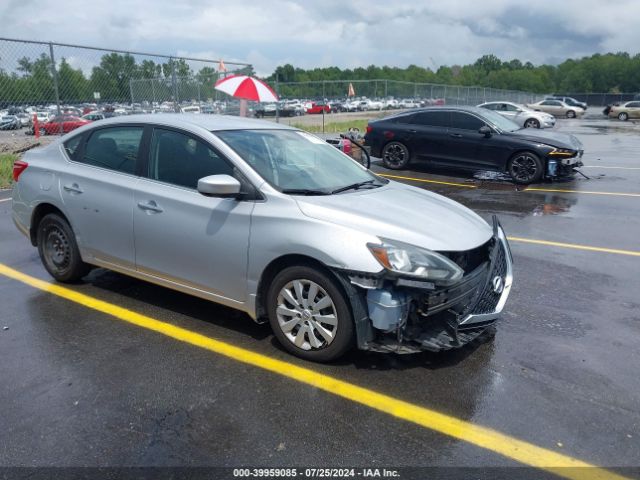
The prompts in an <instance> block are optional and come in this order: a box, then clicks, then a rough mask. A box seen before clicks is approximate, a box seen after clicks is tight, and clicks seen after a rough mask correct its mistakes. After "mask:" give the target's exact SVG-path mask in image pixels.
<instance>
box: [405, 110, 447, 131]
mask: <svg viewBox="0 0 640 480" xmlns="http://www.w3.org/2000/svg"><path fill="white" fill-rule="evenodd" d="M449 118H450V112H446V111H445V112H436V111H432V112H419V113H416V114H415V115H413V121H412V122H411V123H414V124H416V125H424V126H426V127H444V128H447V127H449V122H450V120H449Z"/></svg>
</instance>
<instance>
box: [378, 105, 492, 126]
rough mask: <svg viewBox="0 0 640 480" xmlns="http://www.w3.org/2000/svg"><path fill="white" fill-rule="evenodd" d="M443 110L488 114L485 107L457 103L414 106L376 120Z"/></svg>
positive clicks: (381, 120)
mask: <svg viewBox="0 0 640 480" xmlns="http://www.w3.org/2000/svg"><path fill="white" fill-rule="evenodd" d="M499 103H500V102H499ZM503 103H504V102H503ZM442 110H448V111H455V112H468V113H475V114H477V115H480V116H482V115H486V114H487V110H486V109H485V108H480V107H467V106H459V105H456V106H448V105H438V106H435V107H421V108H412V109H411V110H409V111H407V112H401V113H397V114H395V115H390V116H388V117H384V118H381V119H380V120H376V121H380V122H383V121H385V120H389V119H391V118H397V117H403V116H405V115H413V114H414V113H420V112H439V111H442ZM370 123H373V122H370Z"/></svg>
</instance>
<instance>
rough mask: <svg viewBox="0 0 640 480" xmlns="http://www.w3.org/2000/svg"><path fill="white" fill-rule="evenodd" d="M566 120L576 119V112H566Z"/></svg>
mask: <svg viewBox="0 0 640 480" xmlns="http://www.w3.org/2000/svg"><path fill="white" fill-rule="evenodd" d="M567 118H576V112H574V111H573V110H569V111H568V112H567Z"/></svg>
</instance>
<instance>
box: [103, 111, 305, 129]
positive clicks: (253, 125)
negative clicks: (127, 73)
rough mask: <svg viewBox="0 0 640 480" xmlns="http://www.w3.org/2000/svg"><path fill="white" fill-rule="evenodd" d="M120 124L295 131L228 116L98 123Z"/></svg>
mask: <svg viewBox="0 0 640 480" xmlns="http://www.w3.org/2000/svg"><path fill="white" fill-rule="evenodd" d="M121 123H152V124H157V125H165V126H170V127H177V128H179V127H184V126H185V125H195V126H198V127H201V128H204V129H206V130H209V131H217V130H249V129H251V130H257V129H271V130H276V129H277V130H295V129H293V128H291V127H289V126H287V125H283V124H281V123H275V122H269V121H264V120H255V119H253V118H244V117H234V116H230V115H207V114H205V115H202V114H197V113H192V114H190V113H155V114H135V115H123V116H120V117H111V118H108V119H105V120H104V121H101V122H100V126H103V125H117V124H121Z"/></svg>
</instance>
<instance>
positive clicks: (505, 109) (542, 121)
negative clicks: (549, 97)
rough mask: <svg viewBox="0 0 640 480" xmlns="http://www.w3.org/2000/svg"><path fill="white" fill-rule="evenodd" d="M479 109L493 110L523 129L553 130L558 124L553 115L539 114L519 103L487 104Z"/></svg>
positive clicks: (482, 104)
mask: <svg viewBox="0 0 640 480" xmlns="http://www.w3.org/2000/svg"><path fill="white" fill-rule="evenodd" d="M478 107H480V108H486V109H487V110H493V111H494V112H496V113H499V114H500V115H502V116H503V117H505V118H508V119H509V120H511V121H512V122H514V123H516V124H518V125H519V126H521V127H522V128H552V127H553V126H554V125H555V124H556V117H554V116H553V115H551V114H549V113H545V112H537V111H535V110H533V109H531V108H529V107H525V106H524V105H519V104H517V103H512V102H487V103H481V104H480V105H478Z"/></svg>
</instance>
